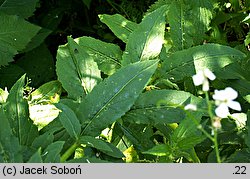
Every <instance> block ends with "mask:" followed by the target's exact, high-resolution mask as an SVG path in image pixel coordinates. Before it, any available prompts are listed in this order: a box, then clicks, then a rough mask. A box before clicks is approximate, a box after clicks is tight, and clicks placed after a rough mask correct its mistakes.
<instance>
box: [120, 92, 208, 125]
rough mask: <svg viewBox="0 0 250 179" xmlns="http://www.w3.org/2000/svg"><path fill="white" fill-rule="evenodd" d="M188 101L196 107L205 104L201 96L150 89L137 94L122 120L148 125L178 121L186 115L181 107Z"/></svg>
mask: <svg viewBox="0 0 250 179" xmlns="http://www.w3.org/2000/svg"><path fill="white" fill-rule="evenodd" d="M187 102H188V103H187ZM190 103H191V104H194V105H196V106H198V108H202V107H204V106H205V105H204V104H205V103H204V101H203V100H202V99H201V98H198V97H195V96H193V95H192V94H190V93H188V92H184V91H176V90H152V91H149V92H146V93H142V94H141V95H140V96H139V98H138V99H137V100H136V102H135V104H134V106H133V107H132V108H131V110H130V111H129V112H127V113H126V115H125V116H123V120H124V121H128V122H130V123H137V124H150V125H156V124H166V123H176V122H180V121H181V120H183V119H184V118H185V116H186V115H185V113H184V111H183V107H184V106H185V105H187V104H190ZM180 107H181V108H180Z"/></svg>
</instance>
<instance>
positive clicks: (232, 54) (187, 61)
mask: <svg viewBox="0 0 250 179" xmlns="http://www.w3.org/2000/svg"><path fill="white" fill-rule="evenodd" d="M244 57H245V54H244V53H242V52H241V51H239V50H236V49H233V48H231V47H228V46H224V45H219V44H204V45H200V46H196V47H191V48H189V49H186V50H182V51H178V52H176V53H174V54H173V55H171V56H170V57H169V58H166V59H163V60H164V62H163V64H162V68H163V71H164V73H165V75H164V76H165V77H167V78H170V79H172V80H173V81H180V80H182V79H183V78H185V77H190V76H192V75H194V74H195V73H196V72H198V71H199V70H203V69H205V68H208V69H210V70H211V71H213V72H214V73H215V74H216V73H217V72H220V70H221V69H222V68H223V67H225V66H227V65H229V64H232V63H234V62H237V61H238V60H241V59H243V58H244ZM218 77H219V76H218Z"/></svg>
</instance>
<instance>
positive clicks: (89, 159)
mask: <svg viewBox="0 0 250 179" xmlns="http://www.w3.org/2000/svg"><path fill="white" fill-rule="evenodd" d="M67 163H111V162H109V161H106V160H101V159H98V158H94V157H83V158H76V159H72V160H68V161H67Z"/></svg>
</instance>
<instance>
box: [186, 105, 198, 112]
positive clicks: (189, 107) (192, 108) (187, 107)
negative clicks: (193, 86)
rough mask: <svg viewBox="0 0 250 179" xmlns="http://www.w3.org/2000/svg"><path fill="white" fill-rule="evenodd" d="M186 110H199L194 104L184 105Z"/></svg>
mask: <svg viewBox="0 0 250 179" xmlns="http://www.w3.org/2000/svg"><path fill="white" fill-rule="evenodd" d="M184 109H185V110H191V111H197V106H196V105H194V104H188V105H186V106H185V107H184Z"/></svg>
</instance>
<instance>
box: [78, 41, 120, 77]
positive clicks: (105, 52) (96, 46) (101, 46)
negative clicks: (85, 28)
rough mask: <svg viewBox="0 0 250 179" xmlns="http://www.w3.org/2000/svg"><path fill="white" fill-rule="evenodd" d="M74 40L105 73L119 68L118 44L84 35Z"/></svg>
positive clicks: (108, 73)
mask: <svg viewBox="0 0 250 179" xmlns="http://www.w3.org/2000/svg"><path fill="white" fill-rule="evenodd" d="M75 41H76V43H78V44H79V45H80V46H81V47H82V48H84V50H86V52H87V53H88V54H89V55H90V56H91V57H92V58H94V60H95V62H96V63H97V64H98V67H99V69H100V70H101V71H102V72H104V73H105V74H107V75H111V74H113V73H114V72H115V71H116V70H117V69H118V68H120V66H121V64H120V61H121V59H122V51H121V49H120V47H119V46H118V45H115V44H111V43H107V42H102V41H100V40H97V39H94V38H92V37H85V36H83V37H80V38H77V39H75Z"/></svg>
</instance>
